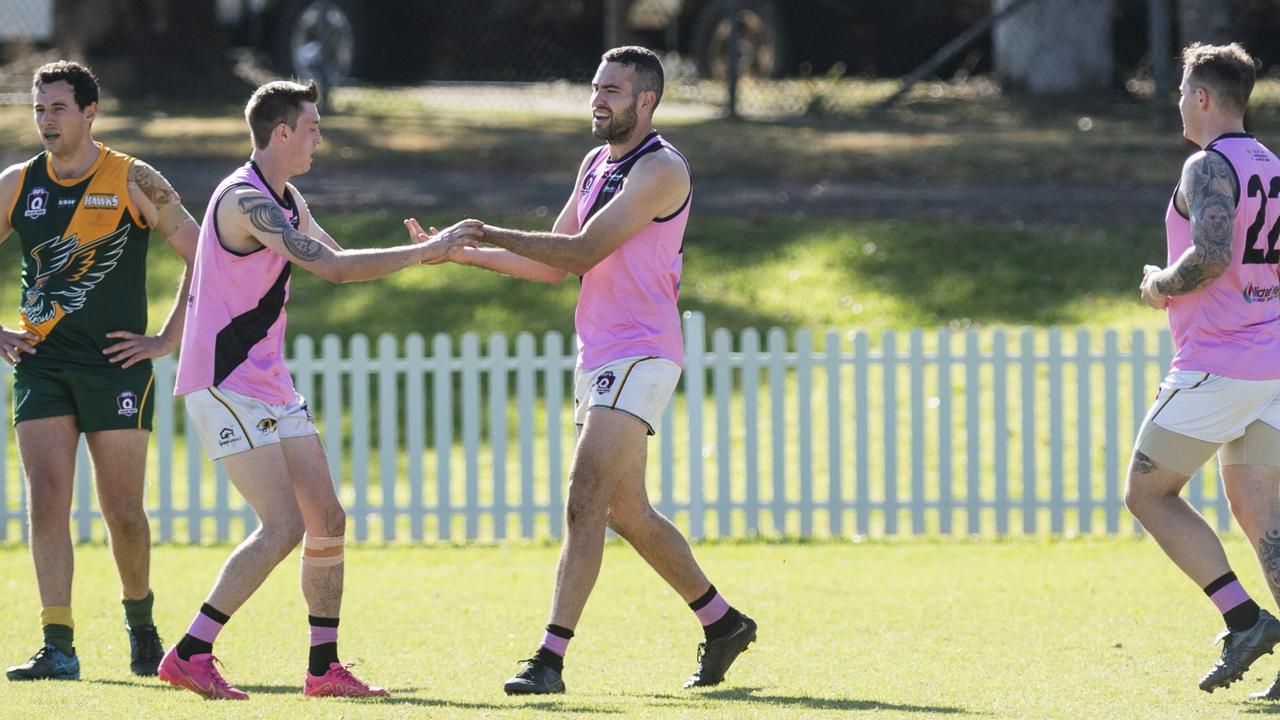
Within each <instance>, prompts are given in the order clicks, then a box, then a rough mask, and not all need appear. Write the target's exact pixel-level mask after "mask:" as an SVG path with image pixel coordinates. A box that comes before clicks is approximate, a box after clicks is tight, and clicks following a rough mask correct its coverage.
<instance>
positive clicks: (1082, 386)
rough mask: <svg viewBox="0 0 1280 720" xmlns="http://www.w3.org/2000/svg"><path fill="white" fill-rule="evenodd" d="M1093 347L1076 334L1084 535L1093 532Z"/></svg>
mask: <svg viewBox="0 0 1280 720" xmlns="http://www.w3.org/2000/svg"><path fill="white" fill-rule="evenodd" d="M1092 345H1093V343H1092V341H1091V339H1090V337H1089V331H1088V330H1085V329H1083V328H1081V329H1080V330H1078V331H1077V332H1076V525H1077V527H1078V528H1079V530H1080V532H1081V533H1089V532H1092V531H1093V423H1092V422H1090V418H1089V413H1090V412H1091V410H1092V406H1091V405H1090V401H1091V400H1092V399H1093V398H1091V397H1090V392H1091V390H1090V388H1091V385H1092V383H1091V382H1090V378H1089V375H1090V373H1091V372H1092V370H1091V368H1092V366H1093V357H1092V353H1093V348H1092Z"/></svg>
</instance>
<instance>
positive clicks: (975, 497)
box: [964, 330, 982, 535]
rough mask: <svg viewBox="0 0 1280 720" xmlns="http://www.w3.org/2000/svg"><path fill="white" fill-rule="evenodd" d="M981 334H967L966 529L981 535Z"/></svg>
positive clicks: (974, 331)
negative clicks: (979, 340) (979, 335)
mask: <svg viewBox="0 0 1280 720" xmlns="http://www.w3.org/2000/svg"><path fill="white" fill-rule="evenodd" d="M978 339H979V338H978V333H977V331H976V330H969V331H967V332H966V333H965V334H964V399H965V403H964V420H965V444H966V446H967V447H966V448H965V450H966V452H965V463H964V465H965V467H964V470H965V476H966V479H967V481H968V482H967V483H966V484H965V492H964V496H965V497H964V500H965V503H964V504H965V509H966V512H965V529H966V530H967V531H968V532H969V534H970V535H977V534H979V533H981V532H982V404H981V401H982V351H981V348H979V346H978Z"/></svg>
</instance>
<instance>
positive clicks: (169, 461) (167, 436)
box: [0, 355, 174, 543]
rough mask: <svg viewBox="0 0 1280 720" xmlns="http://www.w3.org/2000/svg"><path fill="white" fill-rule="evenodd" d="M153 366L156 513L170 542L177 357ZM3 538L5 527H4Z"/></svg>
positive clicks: (0, 487) (0, 517)
mask: <svg viewBox="0 0 1280 720" xmlns="http://www.w3.org/2000/svg"><path fill="white" fill-rule="evenodd" d="M153 368H154V370H153V373H154V374H153V376H152V377H153V378H154V380H153V382H154V383H155V385H154V386H153V387H152V388H151V402H152V403H154V404H155V432H154V433H153V434H154V435H155V437H156V491H157V495H158V496H159V500H160V507H159V509H158V511H157V512H156V514H157V515H158V516H159V517H158V518H157V520H159V524H160V542H162V543H167V542H173V426H174V422H173V357H172V356H170V355H166V356H164V357H162V358H156V361H155V363H154V365H153ZM2 447H3V446H0V448H2ZM0 457H3V455H0ZM2 467H3V464H2V463H0V468H2ZM0 472H3V469H0ZM3 498H4V487H3V481H0V499H3ZM0 504H2V503H0ZM3 524H4V521H3V515H0V526H3ZM2 537H3V530H0V538H2Z"/></svg>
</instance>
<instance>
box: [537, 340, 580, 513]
mask: <svg viewBox="0 0 1280 720" xmlns="http://www.w3.org/2000/svg"><path fill="white" fill-rule="evenodd" d="M542 343H543V345H542V348H543V349H542V354H543V355H545V356H546V362H547V482H548V485H549V487H550V496H549V497H550V500H549V501H548V507H549V517H548V521H549V523H550V528H551V537H553V538H559V537H560V535H561V533H562V529H563V527H564V503H563V501H562V500H561V492H560V488H562V487H563V486H564V448H563V443H562V442H561V441H560V437H561V436H560V433H561V432H562V428H563V425H562V423H563V421H562V418H563V416H564V365H565V361H566V358H565V354H564V336H563V335H561V334H560V333H558V332H556V331H554V330H552V331H551V332H549V333H547V334H546V336H545V337H544V339H543V341H542ZM567 359H568V360H569V361H570V362H572V361H573V358H572V357H570V358H567ZM570 421H572V418H570Z"/></svg>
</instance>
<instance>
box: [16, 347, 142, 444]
mask: <svg viewBox="0 0 1280 720" xmlns="http://www.w3.org/2000/svg"><path fill="white" fill-rule="evenodd" d="M154 385H155V376H154V375H153V374H152V372H151V363H150V362H142V363H138V364H137V365H134V366H133V367H131V368H128V369H122V368H119V367H110V366H109V367H103V368H86V367H84V366H76V365H63V366H54V367H47V366H46V367H39V368H36V367H32V366H29V365H27V364H26V363H19V364H18V365H17V367H15V368H14V372H13V422H14V424H15V425H16V424H18V423H20V422H22V421H24V420H37V419H39V418H47V417H58V416H61V415H74V416H75V418H76V424H77V425H78V426H79V428H80V432H97V431H99V430H150V429H151V416H152V415H153V414H154V412H155V398H154V397H153V393H154V392H155V387H154Z"/></svg>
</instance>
